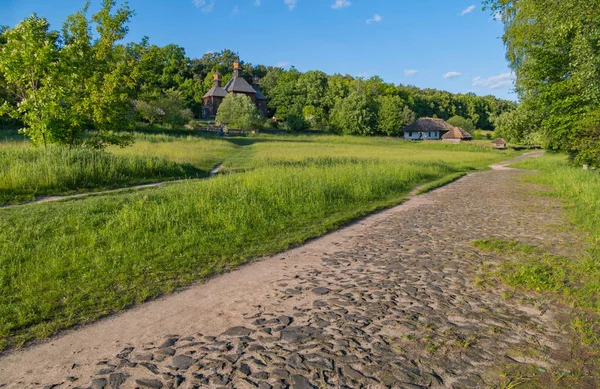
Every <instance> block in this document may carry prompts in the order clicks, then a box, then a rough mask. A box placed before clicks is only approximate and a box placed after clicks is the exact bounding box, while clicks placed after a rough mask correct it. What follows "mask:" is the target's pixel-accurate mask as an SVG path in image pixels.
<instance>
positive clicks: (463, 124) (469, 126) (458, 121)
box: [448, 116, 476, 135]
mask: <svg viewBox="0 0 600 389" xmlns="http://www.w3.org/2000/svg"><path fill="white" fill-rule="evenodd" d="M448 124H450V125H453V126H454V127H459V128H462V129H463V130H465V131H466V132H468V133H469V134H471V135H473V133H475V130H476V128H475V124H473V122H472V121H471V120H469V119H465V118H464V117H462V116H452V117H451V118H450V119H448Z"/></svg>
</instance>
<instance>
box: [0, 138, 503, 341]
mask: <svg viewBox="0 0 600 389" xmlns="http://www.w3.org/2000/svg"><path fill="white" fill-rule="evenodd" d="M228 142H230V143H233V144H235V145H237V146H239V145H240V144H242V143H243V144H245V145H246V146H245V147H244V148H243V150H241V152H240V153H239V154H237V156H236V157H235V158H231V159H230V160H228V162H227V165H228V166H229V167H230V168H231V169H239V170H246V172H245V173H243V174H226V175H223V176H219V177H216V178H215V179H212V180H208V181H186V182H182V183H177V184H173V185H171V186H168V187H165V188H160V189H153V190H147V191H144V192H137V193H126V194H113V195H107V196H100V197H94V198H87V199H82V200H77V201H67V202H60V203H54V204H37V205H31V206H26V207H21V208H16V209H4V210H1V209H0V252H2V253H3V254H2V260H1V261H0V280H1V282H0V287H1V291H0V342H2V343H3V344H4V346H6V345H19V344H21V343H23V342H25V341H27V340H30V339H32V338H36V337H45V336H48V335H50V334H52V333H55V332H56V331H58V330H60V329H63V328H66V327H68V326H71V325H75V324H80V323H85V322H87V321H90V320H93V319H95V318H98V317H100V316H103V315H106V314H108V313H110V312H114V311H117V310H119V309H123V308H125V307H128V306H130V305H132V304H135V303H139V302H141V301H144V300H146V299H148V298H150V297H152V296H156V295H159V294H161V293H168V292H170V291H172V290H173V289H175V288H177V287H181V286H184V285H187V284H189V283H191V282H194V281H196V280H202V279H203V278H205V277H207V276H209V275H211V274H215V273H219V272H222V271H225V270H227V269H230V268H232V267H234V266H236V265H238V264H240V263H243V262H246V261H247V260H249V259H251V258H253V257H257V256H259V255H263V254H269V253H274V252H277V251H280V250H283V249H285V248H287V247H290V246H293V245H297V244H300V243H301V242H303V241H305V240H306V239H308V238H311V237H315V236H319V235H322V234H323V233H325V232H327V231H330V230H332V229H334V228H336V227H339V226H340V225H342V224H344V223H347V222H348V221H349V220H351V219H354V218H356V217H359V216H362V215H365V214H368V213H369V212H372V211H374V210H376V209H381V208H383V207H389V206H391V205H394V204H397V203H399V202H400V201H401V200H402V198H403V196H405V195H406V193H408V192H409V191H410V190H411V189H412V188H414V187H416V186H418V185H421V184H424V183H427V182H430V181H435V180H438V179H442V178H443V177H446V176H448V175H453V174H456V173H457V172H460V171H470V170H474V169H481V168H484V167H485V166H487V165H488V164H490V163H492V162H495V161H498V160H505V159H508V158H510V156H512V155H513V153H511V152H492V151H489V150H486V149H484V148H480V147H477V146H458V147H457V146H455V145H442V144H411V143H406V142H399V141H394V140H386V139H365V138H350V137H345V138H344V137H287V136H286V137H262V136H261V137H257V138H255V139H241V138H240V139H230V140H229V141H228Z"/></svg>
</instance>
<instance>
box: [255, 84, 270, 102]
mask: <svg viewBox="0 0 600 389" xmlns="http://www.w3.org/2000/svg"><path fill="white" fill-rule="evenodd" d="M252 87H253V88H254V90H255V91H256V100H266V99H267V97H266V96H265V95H263V93H262V92H261V91H260V89H259V88H258V85H252Z"/></svg>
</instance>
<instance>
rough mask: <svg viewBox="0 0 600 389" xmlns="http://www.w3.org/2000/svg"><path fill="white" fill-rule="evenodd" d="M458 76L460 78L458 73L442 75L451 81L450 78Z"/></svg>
mask: <svg viewBox="0 0 600 389" xmlns="http://www.w3.org/2000/svg"><path fill="white" fill-rule="evenodd" d="M460 76H461V74H460V73H459V72H448V73H446V74H444V76H443V77H444V78H446V79H452V78H458V77H460Z"/></svg>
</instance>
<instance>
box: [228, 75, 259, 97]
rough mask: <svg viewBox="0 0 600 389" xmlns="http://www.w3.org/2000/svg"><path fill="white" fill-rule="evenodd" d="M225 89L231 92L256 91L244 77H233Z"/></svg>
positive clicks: (253, 92)
mask: <svg viewBox="0 0 600 389" xmlns="http://www.w3.org/2000/svg"><path fill="white" fill-rule="evenodd" d="M225 90H226V91H227V92H229V93H252V94H255V93H256V91H255V90H254V88H252V87H251V86H250V84H248V81H246V80H244V79H243V78H242V77H233V78H232V79H231V80H229V82H228V83H227V85H225Z"/></svg>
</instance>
